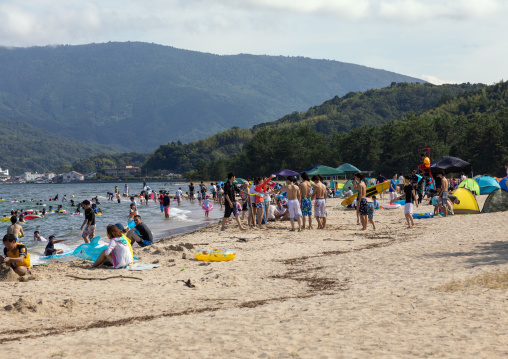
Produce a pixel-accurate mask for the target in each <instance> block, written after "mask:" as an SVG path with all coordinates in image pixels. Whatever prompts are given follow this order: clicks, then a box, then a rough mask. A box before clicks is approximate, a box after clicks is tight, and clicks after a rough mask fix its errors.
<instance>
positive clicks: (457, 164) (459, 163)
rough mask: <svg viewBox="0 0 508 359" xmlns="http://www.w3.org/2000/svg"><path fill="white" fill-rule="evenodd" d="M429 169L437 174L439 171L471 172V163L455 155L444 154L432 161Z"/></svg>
mask: <svg viewBox="0 0 508 359" xmlns="http://www.w3.org/2000/svg"><path fill="white" fill-rule="evenodd" d="M430 169H431V171H432V174H437V173H439V172H441V171H443V172H444V173H445V174H447V173H458V172H464V173H469V172H471V164H470V163H469V162H466V161H464V160H461V159H460V158H457V157H451V156H444V157H440V158H438V159H437V160H435V161H432V163H431V164H430Z"/></svg>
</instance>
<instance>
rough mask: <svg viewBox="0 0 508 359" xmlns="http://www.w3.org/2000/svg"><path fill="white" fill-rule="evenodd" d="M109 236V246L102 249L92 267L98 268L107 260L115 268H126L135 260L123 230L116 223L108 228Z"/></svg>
mask: <svg viewBox="0 0 508 359" xmlns="http://www.w3.org/2000/svg"><path fill="white" fill-rule="evenodd" d="M106 232H107V233H108V238H109V239H110V241H109V245H108V248H106V249H105V250H103V251H102V253H101V254H100V255H99V257H98V258H97V260H96V261H95V263H94V264H93V265H92V267H94V268H96V267H98V266H100V265H101V264H102V263H104V262H105V261H106V259H107V260H108V261H109V262H110V263H112V264H113V267H115V269H118V268H124V267H126V266H128V265H129V264H131V263H132V262H133V258H132V253H131V250H130V248H129V244H128V242H127V239H126V237H125V236H123V235H122V230H121V229H120V228H118V227H117V226H116V225H114V224H110V225H108V226H107V228H106Z"/></svg>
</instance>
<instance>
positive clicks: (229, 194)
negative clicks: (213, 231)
mask: <svg viewBox="0 0 508 359" xmlns="http://www.w3.org/2000/svg"><path fill="white" fill-rule="evenodd" d="M235 179H236V175H235V173H234V172H229V173H228V181H227V182H226V184H225V185H224V198H225V203H224V207H225V208H224V218H223V219H222V226H221V231H224V230H225V227H226V219H227V218H229V217H230V216H231V214H233V215H234V216H235V220H236V223H238V228H240V230H241V231H246V230H247V228H245V227H244V226H242V222H240V213H239V212H238V208H237V207H236V198H235V186H234V184H233V182H234V181H235Z"/></svg>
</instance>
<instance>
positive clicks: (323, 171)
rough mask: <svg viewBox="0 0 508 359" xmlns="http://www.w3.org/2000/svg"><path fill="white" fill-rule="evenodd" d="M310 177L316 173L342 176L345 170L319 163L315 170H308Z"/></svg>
mask: <svg viewBox="0 0 508 359" xmlns="http://www.w3.org/2000/svg"><path fill="white" fill-rule="evenodd" d="M307 174H308V175H309V177H312V176H314V175H321V176H340V175H344V173H343V172H340V171H338V170H337V169H336V168H333V167H328V166H322V165H319V166H317V167H316V168H314V169H313V170H310V171H308V172H307Z"/></svg>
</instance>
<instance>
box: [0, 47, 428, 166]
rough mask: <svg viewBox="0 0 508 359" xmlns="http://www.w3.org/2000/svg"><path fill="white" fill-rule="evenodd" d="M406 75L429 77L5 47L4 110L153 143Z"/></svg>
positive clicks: (272, 115) (138, 145)
mask: <svg viewBox="0 0 508 359" xmlns="http://www.w3.org/2000/svg"><path fill="white" fill-rule="evenodd" d="M405 81H407V82H415V81H421V80H418V79H416V78H411V77H407V76H403V75H399V74H396V73H392V72H388V71H384V70H377V69H373V68H368V67H365V66H359V65H353V64H347V63H342V62H338V61H328V60H313V59H309V58H303V57H282V56H278V57H275V56H253V55H244V54H242V55H234V56H218V55H213V54H207V53H199V52H195V51H187V50H180V49H176V48H173V47H168V46H161V45H155V44H148V43H131V42H128V43H105V44H89V45H80V46H46V47H30V48H0V119H1V120H13V121H24V122H26V123H28V124H30V125H33V126H36V127H38V128H41V129H44V130H46V131H49V132H51V133H54V134H56V135H61V136H66V137H70V138H75V139H78V140H81V141H84V142H93V143H97V144H102V145H104V144H108V145H113V146H116V147H121V148H122V149H124V150H126V151H138V152H148V151H153V150H154V149H155V148H156V147H157V146H159V145H160V144H161V143H170V142H177V141H181V142H183V143H186V142H189V141H193V140H197V139H200V138H204V137H206V136H208V135H212V134H214V133H217V132H219V131H223V130H225V129H229V128H232V127H235V126H238V127H243V128H250V127H251V126H253V125H255V124H259V123H262V122H266V121H271V120H274V119H277V118H279V117H281V116H283V115H284V114H286V113H289V112H291V111H295V110H296V111H303V110H305V109H307V108H308V107H309V106H312V105H314V104H316V103H321V102H322V101H325V100H326V99H329V98H332V97H333V96H336V95H338V96H342V95H345V94H346V93H349V92H351V91H364V90H367V89H371V88H379V87H384V86H388V85H389V84H390V83H392V82H405ZM421 82H423V81H421ZM351 121H352V122H354V121H355V119H351ZM26 169H34V168H33V167H27V168H26Z"/></svg>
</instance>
